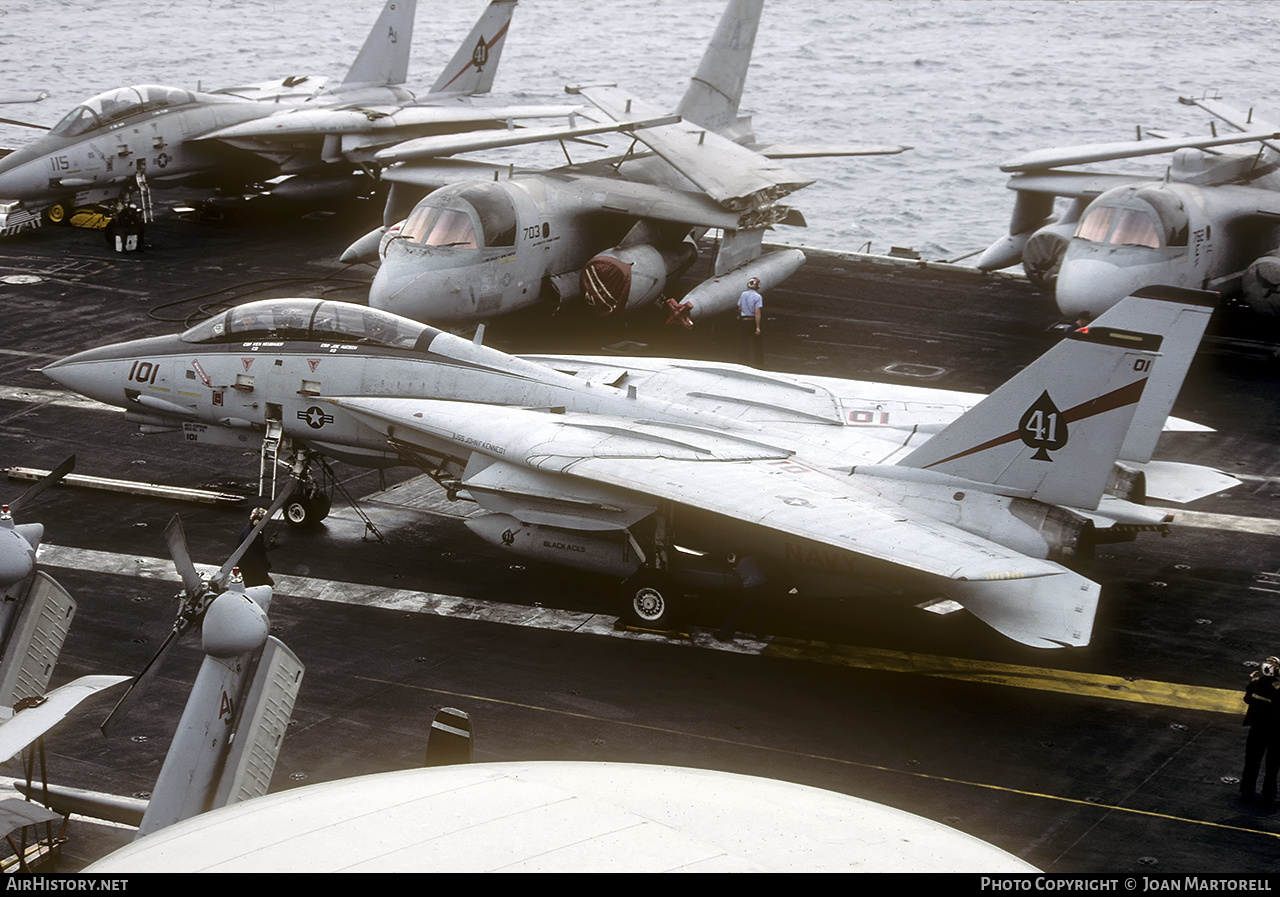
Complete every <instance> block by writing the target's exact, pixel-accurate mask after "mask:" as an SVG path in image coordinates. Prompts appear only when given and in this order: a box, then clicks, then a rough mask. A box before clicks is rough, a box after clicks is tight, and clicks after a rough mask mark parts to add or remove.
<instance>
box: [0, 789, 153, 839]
mask: <svg viewBox="0 0 1280 897" xmlns="http://www.w3.org/2000/svg"><path fill="white" fill-rule="evenodd" d="M13 787H14V788H16V789H17V790H18V792H19V793H20V794H24V795H26V796H27V797H29V798H31V799H32V800H35V801H39V802H40V803H42V804H45V805H46V806H48V807H49V808H50V809H52V810H53V811H54V812H57V813H61V814H62V815H63V816H71V815H75V816H87V817H89V818H90V819H105V820H106V821H107V822H114V823H117V824H119V825H127V826H131V827H133V828H137V827H138V826H139V825H141V824H142V817H143V815H145V814H146V812H147V801H146V800H145V799H143V798H140V797H125V796H124V795H121V794H107V793H105V792H102V791H86V790H85V789H83V788H70V787H68V786H66V785H27V784H25V783H24V782H14V783H13Z"/></svg>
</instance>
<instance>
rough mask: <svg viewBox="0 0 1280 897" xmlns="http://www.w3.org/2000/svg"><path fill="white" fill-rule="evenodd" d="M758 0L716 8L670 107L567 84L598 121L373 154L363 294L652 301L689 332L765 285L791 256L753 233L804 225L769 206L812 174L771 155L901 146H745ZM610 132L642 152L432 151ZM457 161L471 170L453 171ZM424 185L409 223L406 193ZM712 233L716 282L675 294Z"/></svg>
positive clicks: (425, 312) (493, 304) (430, 315)
mask: <svg viewBox="0 0 1280 897" xmlns="http://www.w3.org/2000/svg"><path fill="white" fill-rule="evenodd" d="M763 3H764V0H743V2H739V0H733V2H731V3H729V5H728V8H727V9H726V10H725V12H724V15H723V17H722V18H721V20H720V23H719V25H718V27H717V29H716V32H715V34H714V35H713V37H712V39H711V43H710V45H709V46H708V47H707V50H706V52H705V54H704V56H703V58H702V61H701V63H700V65H699V67H698V70H697V72H696V74H695V75H694V77H693V79H692V80H691V81H690V83H689V86H688V88H687V90H686V92H685V95H684V98H683V99H682V100H681V102H680V104H679V106H678V107H677V109H676V110H675V114H674V115H669V114H666V113H667V112H668V110H665V109H662V108H660V107H657V106H655V105H654V104H652V103H648V102H646V101H644V100H643V99H641V98H639V97H636V96H633V95H631V94H629V93H627V92H625V91H623V90H620V89H618V88H617V87H614V86H610V85H602V86H590V87H576V88H571V89H570V92H571V93H577V94H579V95H581V96H582V97H584V98H585V99H587V100H588V101H590V102H591V103H592V104H594V105H595V106H596V107H597V108H598V109H599V110H600V111H602V112H603V113H604V115H605V116H606V117H607V118H608V119H609V122H608V123H607V124H605V125H600V126H595V125H583V126H581V127H578V126H574V125H571V126H570V127H569V128H567V129H530V130H528V131H525V132H516V131H509V132H506V133H505V134H500V135H485V136H484V137H483V138H480V139H475V140H471V139H465V138H462V137H460V138H458V139H455V138H451V137H444V138H430V137H429V138H423V139H421V140H413V141H408V142H406V143H404V144H402V145H400V146H396V147H391V148H389V149H387V150H383V151H381V152H379V153H378V154H377V155H376V156H375V158H376V159H377V160H378V162H380V163H382V164H384V165H386V166H387V168H385V169H384V171H383V179H384V180H387V181H390V182H391V183H392V189H391V195H390V196H389V197H388V202H387V211H386V213H385V215H384V221H383V223H384V228H383V229H380V230H377V231H374V232H372V233H370V234H367V235H366V236H365V237H362V238H361V239H360V240H358V241H357V242H356V243H354V244H353V245H352V246H351V247H350V248H349V249H348V250H347V251H346V252H345V253H344V254H343V257H342V260H343V261H346V262H354V261H360V260H365V259H371V258H373V256H374V253H375V251H376V253H377V255H378V256H379V257H380V259H381V265H380V267H379V269H378V272H377V275H376V276H375V278H374V281H373V285H372V287H371V288H370V296H369V304H370V305H372V306H374V307H375V308H381V309H385V310H387V311H391V312H394V313H396V314H401V315H404V316H406V317H410V318H414V319H415V320H420V321H427V322H430V323H432V324H436V325H441V326H450V325H458V326H461V325H466V324H470V323H475V322H477V321H484V320H487V319H490V318H493V317H496V316H498V315H502V314H507V313H510V312H514V311H517V310H519V309H522V308H526V307H529V306H531V305H534V304H537V303H548V302H558V303H559V304H560V305H561V306H562V307H563V306H565V305H569V304H574V303H577V302H578V301H579V300H582V301H585V303H586V304H587V305H589V306H590V307H591V308H592V309H594V311H595V312H596V313H598V314H600V315H621V314H623V313H625V312H627V311H629V310H634V309H636V308H639V307H642V306H646V305H649V304H652V303H654V302H655V301H660V302H665V303H666V306H667V308H666V311H667V314H668V316H669V318H670V319H671V320H672V321H675V320H679V321H680V322H681V323H683V324H684V325H685V326H689V325H690V324H691V322H692V321H693V320H694V319H695V318H698V317H700V316H703V315H708V314H715V313H717V312H721V311H725V310H727V309H729V308H732V307H733V306H734V304H735V303H736V302H737V300H738V297H739V295H741V293H742V291H743V290H744V289H746V286H747V282H748V280H749V279H750V278H752V277H755V278H758V279H759V280H760V281H761V282H762V284H763V286H764V288H765V289H768V288H770V287H772V286H774V285H776V284H778V283H780V282H781V281H783V280H784V279H785V278H787V277H789V276H790V275H791V274H792V273H794V272H795V270H796V269H797V268H798V267H799V266H800V265H801V264H803V262H804V254H803V253H802V252H800V251H799V250H798V249H790V250H778V251H772V252H767V253H766V252H763V251H762V247H761V243H762V239H763V236H764V232H765V230H766V229H767V228H768V227H770V226H772V225H774V224H777V223H786V224H796V225H802V224H803V223H804V219H803V216H801V215H800V213H799V212H798V211H796V210H795V209H792V208H790V207H788V206H786V205H784V204H782V203H781V202H780V200H782V199H783V198H784V197H786V196H787V195H788V194H790V193H792V192H793V191H795V190H798V189H799V188H801V187H804V186H805V185H807V184H810V183H812V180H811V179H808V178H805V177H804V176H802V175H800V174H797V173H796V172H794V171H791V170H790V169H788V168H786V167H784V166H783V165H782V164H781V163H779V162H778V161H777V160H778V159H782V158H794V157H800V156H821V155H868V154H879V153H898V152H902V151H903V150H904V149H906V147H901V146H823V147H812V146H803V145H790V146H776V147H757V145H756V144H755V138H754V135H753V133H752V129H751V122H750V118H749V117H747V116H740V115H739V114H738V107H739V100H740V98H741V95H742V88H743V84H744V83H745V81H746V76H747V67H748V64H749V63H750V60H751V51H752V47H753V45H754V42H755V36H756V30H757V26H758V25H759V22H760V14H761V9H762V7H763ZM608 131H616V132H621V133H624V134H627V135H629V136H630V137H632V138H633V141H634V142H633V144H632V146H633V148H634V147H636V146H640V147H641V149H642V150H643V152H638V153H637V152H632V151H628V152H627V153H626V154H625V155H623V156H621V157H616V158H612V159H607V160H599V161H594V162H586V163H582V164H570V165H567V166H563V167H560V168H556V169H553V170H549V171H540V172H535V171H526V172H519V171H516V170H514V169H509V168H507V167H506V166H493V165H486V164H484V163H478V162H476V163H473V164H472V166H471V168H470V169H465V168H463V167H462V166H463V163H465V162H466V160H461V161H453V162H444V161H440V157H441V156H446V155H451V154H454V153H463V152H467V151H470V150H480V149H493V148H496V147H500V146H512V145H515V144H519V143H531V142H541V141H548V140H560V141H562V145H563V141H564V140H566V139H570V138H575V137H583V136H587V135H592V134H599V133H604V132H608ZM473 136H477V137H479V135H473ZM460 170H470V171H472V172H473V173H472V174H471V175H470V177H469V178H468V179H465V180H458V178H459V177H461V176H462V175H459V174H458V172H459V171H460ZM435 187H439V188H440V189H438V190H436V191H435V192H434V193H431V194H430V195H428V196H427V197H426V198H425V199H422V200H421V201H420V202H418V203H417V205H416V206H415V207H414V208H413V209H412V211H411V212H409V214H408V217H407V219H406V218H405V212H406V211H408V202H406V201H405V197H412V198H414V199H416V198H417V197H420V196H421V195H422V193H423V191H424V190H426V189H431V188H435ZM402 219H404V220H402ZM713 229H718V230H720V231H721V232H722V233H723V238H722V239H721V240H720V242H719V245H718V248H717V251H716V258H715V265H714V271H713V276H712V277H711V278H710V279H708V280H705V281H704V282H702V283H700V284H698V285H697V286H696V287H694V288H693V289H692V290H691V291H689V292H688V293H686V294H685V295H684V296H683V297H680V298H679V299H677V298H676V297H674V296H672V295H671V293H670V292H668V284H674V282H675V280H676V278H678V277H679V276H680V275H681V274H683V273H684V272H685V271H686V270H687V269H688V268H689V266H690V265H691V264H692V263H693V261H694V260H695V259H696V257H697V252H698V250H697V247H696V244H695V238H697V237H699V236H701V235H703V234H705V233H707V232H708V231H709V230H713Z"/></svg>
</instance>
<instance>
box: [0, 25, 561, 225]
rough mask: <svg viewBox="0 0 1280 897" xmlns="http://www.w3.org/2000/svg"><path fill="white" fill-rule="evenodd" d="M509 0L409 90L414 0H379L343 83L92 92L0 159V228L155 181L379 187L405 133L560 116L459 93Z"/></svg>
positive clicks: (493, 54)
mask: <svg viewBox="0 0 1280 897" xmlns="http://www.w3.org/2000/svg"><path fill="white" fill-rule="evenodd" d="M515 5H516V0H492V2H490V3H489V5H488V6H487V7H486V8H485V11H484V12H483V14H482V15H481V16H480V18H479V20H477V22H476V24H475V26H474V27H473V28H472V30H471V33H470V34H468V35H467V37H466V39H465V40H464V41H463V42H462V44H461V46H460V47H459V48H458V51H457V53H456V54H455V55H454V57H453V59H452V60H451V61H450V62H449V64H448V66H446V67H445V70H444V72H443V73H442V74H441V75H440V77H439V79H438V80H437V81H436V83H435V84H434V85H433V86H432V88H431V91H430V92H429V93H426V94H420V95H417V96H415V95H414V94H413V93H411V92H410V91H408V90H406V89H405V87H404V84H405V81H406V80H407V78H408V71H409V50H410V46H411V44H412V39H413V22H414V13H415V10H416V6H417V0H387V3H386V5H385V6H384V7H383V10H382V13H381V15H379V17H378V20H377V21H376V22H375V23H374V26H373V28H372V30H371V31H370V32H369V36H368V37H367V38H366V40H365V43H364V45H363V47H362V48H361V50H360V53H359V54H358V55H357V56H356V59H355V61H354V62H353V63H352V65H351V68H350V70H349V71H348V72H347V74H346V76H345V77H344V78H343V80H342V82H341V83H339V84H328V83H326V81H325V80H324V79H312V78H307V77H298V76H294V77H290V78H285V79H283V80H281V81H276V82H270V83H262V84H251V85H244V86H235V87H226V88H222V89H219V90H215V91H212V92H208V93H199V92H193V91H189V90H185V89H182V88H177V87H164V86H160V85H154V84H142V85H135V86H133V87H121V88H118V89H115V90H111V91H107V92H106V93H101V94H98V95H97V96H95V97H92V98H91V99H88V100H86V101H85V102H84V103H81V104H80V105H79V106H76V107H75V108H74V109H72V110H71V111H70V112H69V113H67V114H66V115H65V116H64V117H63V118H62V120H61V121H60V122H58V123H57V124H56V125H55V126H54V127H53V128H52V129H50V130H49V132H48V133H47V134H46V135H45V136H43V137H41V138H40V139H38V140H36V141H34V142H33V143H30V144H28V145H27V146H24V147H22V148H21V149H18V150H15V151H13V152H11V153H8V154H7V155H2V156H0V234H6V233H14V232H17V231H21V230H24V229H28V228H31V227H36V226H38V225H39V224H40V223H41V222H42V220H44V221H48V222H49V223H54V224H63V223H67V222H69V221H70V220H71V217H72V214H73V213H74V211H75V210H76V209H77V208H79V207H83V206H85V205H88V204H94V203H96V204H104V205H108V206H110V205H111V204H115V203H122V202H125V201H129V200H131V199H133V198H138V197H141V198H143V199H144V202H143V203H142V204H143V206H144V209H145V208H146V204H147V203H146V201H145V198H146V197H149V196H150V192H149V191H150V187H151V186H159V187H164V186H181V185H191V186H197V187H221V188H227V189H235V190H243V189H245V188H246V187H248V186H250V185H255V184H262V183H264V182H269V181H276V183H274V184H272V185H271V186H270V191H269V192H271V193H273V194H274V195H277V196H281V197H284V198H293V197H299V198H303V197H320V196H323V195H327V194H335V193H336V194H341V195H347V194H354V193H355V192H358V191H359V190H361V189H367V187H368V185H370V184H372V183H373V180H372V177H371V176H372V175H376V169H377V167H378V166H377V164H376V163H375V161H374V154H375V153H376V152H377V151H378V150H381V149H385V148H387V147H389V146H393V145H395V144H397V143H400V142H401V141H405V140H409V139H412V138H418V137H423V136H425V135H431V134H449V133H454V132H457V131H469V130H472V129H475V128H506V127H508V125H509V123H510V122H511V121H512V120H514V119H521V118H528V117H534V118H538V117H545V116H548V115H564V114H567V112H568V110H569V107H563V106H562V107H535V106H531V105H524V106H487V107H480V106H473V105H470V104H468V103H466V102H462V100H464V99H465V98H467V97H470V96H473V95H475V94H480V93H486V92H488V90H489V89H490V87H491V86H492V84H493V78H494V74H495V72H496V71H497V67H498V60H499V56H500V55H501V53H502V48H503V45H504V41H505V38H506V36H507V31H508V28H509V27H510V24H511V15H512V12H513V10H514V9H515ZM264 189H265V188H261V189H260V192H262V190H264Z"/></svg>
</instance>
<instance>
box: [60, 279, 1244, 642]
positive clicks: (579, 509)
mask: <svg viewBox="0 0 1280 897" xmlns="http://www.w3.org/2000/svg"><path fill="white" fill-rule="evenodd" d="M1165 295H1166V296H1168V297H1169V298H1158V297H1157V298H1151V297H1145V298H1143V297H1139V298H1132V299H1126V300H1125V301H1124V302H1122V303H1121V304H1120V305H1119V306H1117V307H1116V308H1115V309H1113V310H1112V311H1111V312H1110V313H1109V314H1108V315H1107V316H1106V317H1104V318H1102V319H1100V320H1099V322H1095V326H1092V327H1090V328H1089V329H1088V330H1087V331H1080V332H1075V333H1071V334H1069V335H1068V336H1067V337H1066V338H1065V339H1063V340H1062V342H1060V343H1059V344H1058V345H1057V346H1055V347H1054V348H1053V349H1051V350H1050V351H1049V352H1048V353H1047V354H1046V355H1044V356H1043V357H1042V358H1040V359H1039V360H1038V361H1037V362H1035V363H1033V364H1032V365H1030V366H1028V367H1027V368H1025V369H1024V370H1023V371H1022V372H1021V373H1019V374H1018V375H1017V376H1015V377H1014V378H1013V379H1012V380H1010V381H1009V382H1008V383H1006V384H1005V385H1004V386H1002V387H1000V388H999V389H998V390H997V391H996V392H994V393H992V394H991V395H990V396H987V397H985V398H983V397H982V396H978V395H972V394H967V393H959V392H951V391H946V390H935V389H924V388H913V387H904V386H896V385H889V384H881V383H866V382H857V381H851V380H840V379H833V378H824V377H808V376H800V375H788V374H775V373H764V372H761V371H757V370H754V369H750V368H746V367H741V366H738V365H733V364H724V363H715V362H704V361H679V360H673V359H661V358H614V357H549V356H524V357H515V356H510V355H507V354H504V353H502V352H500V351H497V350H496V349H493V348H489V347H486V346H484V345H482V344H481V343H480V342H479V341H478V340H468V339H464V338H462V337H458V336H455V335H452V334H450V333H447V332H443V331H440V330H438V329H436V328H434V327H430V326H428V325H425V324H421V323H417V322H414V321H410V320H408V319H406V318H401V317H398V316H395V315H391V314H389V313H387V312H383V311H380V310H376V309H369V308H366V307H363V306H357V305H348V304H344V303H338V302H328V301H321V300H316V299H289V300H284V299H281V300H265V301H261V302H253V303H250V304H247V305H243V306H240V307H238V308H234V309H231V310H229V311H226V312H223V313H222V314H220V315H218V316H216V317H213V318H210V319H209V320H207V321H204V322H203V323H200V324H197V325H196V326H194V327H192V328H191V329H189V330H187V331H186V332H185V333H183V334H181V335H175V336H165V337H155V338H150V339H144V340H138V341H133V342H127V343H119V344H116V345H112V346H105V347H102V348H98V349H90V350H88V351H85V352H81V353H79V354H78V355H73V356H71V357H69V358H66V359H63V360H62V361H59V362H57V363H55V364H53V365H51V366H49V367H47V368H45V369H44V370H45V373H46V374H48V375H49V376H50V377H52V378H53V379H54V380H56V381H58V382H59V383H61V384H63V385H65V386H67V387H69V388H71V389H74V390H76V391H77V392H80V393H83V394H85V395H87V396H91V397H93V398H95V399H98V400H100V401H103V402H106V403H109V404H112V405H116V406H120V407H123V408H125V409H126V410H127V412H128V413H129V414H130V415H131V417H132V418H133V419H135V420H137V421H138V422H139V423H141V424H143V425H144V426H147V427H149V428H150V429H152V430H155V429H158V428H159V429H163V428H168V429H170V430H177V429H178V428H179V427H182V428H183V429H184V430H185V433H186V437H187V441H199V440H200V439H202V438H207V437H209V436H210V435H213V434H217V433H224V434H230V435H231V436H232V437H235V435H236V434H250V435H251V436H257V437H260V438H262V439H263V440H264V445H270V446H271V449H270V451H271V452H273V453H283V459H282V460H283V461H285V462H287V463H289V464H290V465H291V466H292V468H293V470H294V471H295V474H297V475H300V476H301V477H302V479H303V481H304V489H303V491H302V493H301V494H302V495H303V497H304V498H305V497H306V494H307V490H306V482H305V481H306V476H307V474H306V470H305V468H306V467H307V465H308V464H309V463H310V462H311V461H312V460H314V458H315V455H316V454H317V453H323V454H327V455H331V456H334V457H337V458H339V459H343V460H348V461H353V462H356V463H360V464H364V465H370V466H376V465H397V464H405V463H411V464H415V465H417V466H419V467H421V468H422V469H423V470H425V471H427V472H428V473H429V474H430V475H431V476H432V477H433V478H435V479H436V480H437V481H438V482H439V483H440V484H442V485H443V486H444V487H445V488H446V489H447V491H448V494H449V495H450V496H451V497H458V498H466V499H470V500H472V501H475V502H477V503H478V504H479V505H480V506H481V507H483V508H484V509H485V510H486V511H488V512H489V513H488V514H487V516H480V517H477V518H474V519H472V520H471V521H470V522H469V523H468V525H469V526H470V527H471V528H472V529H473V530H474V531H475V532H476V533H478V534H479V535H480V536H482V537H484V538H485V539H487V540H489V541H490V542H492V543H493V544H495V545H497V546H500V547H502V548H503V549H504V550H509V551H512V552H514V553H517V554H522V555H526V556H530V557H535V558H539V559H542V560H545V561H551V562H556V563H561V564H567V565H570V566H574V567H578V568H582V569H586V570H591V571H596V572H599V573H604V574H608V575H610V576H613V577H615V578H617V579H619V580H624V579H625V580H626V582H627V583H628V585H627V586H626V595H627V604H628V606H629V608H630V613H631V614H632V615H633V616H635V617H637V618H639V619H641V620H643V621H646V622H649V623H651V624H659V623H663V622H667V621H669V620H670V616H671V614H672V613H674V612H675V608H677V607H678V606H679V603H680V600H681V599H680V595H681V594H682V592H681V589H682V588H683V587H686V586H687V585H688V584H689V583H690V582H692V581H694V580H695V579H696V578H697V577H699V576H702V575H703V574H705V573H706V571H705V570H701V569H700V568H699V567H698V566H697V563H701V562H695V561H693V560H691V559H692V558H694V557H698V556H700V557H701V558H702V559H703V560H705V559H707V558H715V557H719V558H723V557H725V555H726V554H727V553H729V552H735V553H737V554H739V555H743V554H747V553H752V554H755V555H757V556H758V557H760V558H761V559H763V560H765V561H767V562H768V563H770V564H774V565H776V566H777V568H778V569H779V570H780V571H782V572H781V573H780V574H779V579H780V581H781V580H785V581H788V582H791V583H794V585H795V586H796V587H797V588H798V589H799V592H800V593H801V594H804V595H806V596H820V595H832V594H839V595H848V594H857V593H865V589H866V583H867V581H868V580H869V579H884V580H888V581H892V582H899V583H900V582H901V581H902V580H903V578H904V577H905V578H907V579H914V580H916V581H920V582H923V583H925V584H926V585H928V586H930V587H932V588H933V589H936V592H937V593H941V594H942V595H945V596H947V597H949V598H951V599H953V600H954V601H956V602H958V603H959V604H961V605H963V606H964V607H966V608H967V609H969V610H970V611H971V612H972V613H974V614H975V615H977V616H978V617H980V618H981V619H982V620H984V621H985V622H987V623H988V624H990V625H991V626H993V627H994V628H996V629H997V630H999V631H1000V632H1002V633H1004V634H1005V635H1007V636H1009V637H1010V638H1013V639H1017V640H1018V641H1020V642H1024V643H1026V644H1029V645H1036V646H1041V647H1055V646H1066V645H1084V644H1087V643H1088V641H1089V638H1090V632H1091V629H1092V627H1093V618H1094V611H1095V607H1096V605H1097V601H1098V594H1099V586H1098V585H1097V584H1096V583H1094V582H1091V581H1090V580H1088V579H1087V578H1085V577H1083V576H1081V575H1079V574H1078V573H1075V572H1073V571H1071V570H1070V569H1068V568H1067V567H1066V566H1064V565H1063V562H1065V561H1070V560H1071V559H1072V558H1073V557H1077V556H1080V555H1082V554H1085V553H1087V552H1088V551H1089V550H1090V549H1091V548H1092V546H1093V545H1094V544H1096V543H1098V542H1105V541H1114V540H1127V539H1130V538H1133V536H1134V534H1135V533H1136V532H1138V531H1142V530H1152V529H1161V528H1163V527H1164V526H1165V525H1166V524H1167V522H1168V521H1169V519H1170V518H1169V515H1168V512H1167V511H1165V510H1163V509H1152V508H1148V507H1145V506H1144V505H1143V504H1142V503H1141V502H1142V500H1143V497H1144V496H1155V497H1170V498H1175V499H1179V498H1181V499H1189V498H1194V497H1198V496H1199V495H1205V494H1210V493H1212V492H1215V491H1217V490H1219V489H1221V488H1225V487H1227V486H1230V485H1234V484H1235V483H1236V482H1237V481H1236V480H1234V479H1232V478H1230V477H1228V476H1225V475H1223V474H1220V473H1218V472H1216V471H1212V470H1209V469H1206V468H1198V467H1194V466H1192V465H1181V464H1174V463H1168V462H1161V461H1154V460H1151V458H1152V451H1153V449H1154V446H1155V442H1156V439H1157V438H1158V436H1159V434H1160V432H1161V429H1162V427H1163V426H1164V425H1165V421H1166V418H1167V416H1168V413H1169V410H1170V409H1171V407H1172V405H1173V401H1174V398H1175V397H1176V395H1177V392H1178V390H1179V388H1180V387H1181V383H1182V379H1183V376H1184V375H1185V373H1186V370H1187V368H1188V366H1189V365H1190V362H1191V357H1192V354H1193V352H1194V349H1195V347H1196V345H1197V344H1198V342H1199V339H1200V336H1201V334H1202V333H1203V330H1204V326H1205V323H1206V321H1207V319H1208V316H1209V313H1210V307H1209V306H1207V305H1203V304H1200V302H1201V296H1203V294H1191V293H1187V292H1186V291H1173V292H1172V293H1167V294H1165ZM1139 327H1140V328H1141V329H1139ZM277 457H278V458H279V457H280V455H279V454H277ZM303 510H304V511H305V510H306V509H305V507H304V508H303ZM304 516H305V515H304ZM686 549H687V550H686ZM690 552H694V553H696V554H694V553H690Z"/></svg>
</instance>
